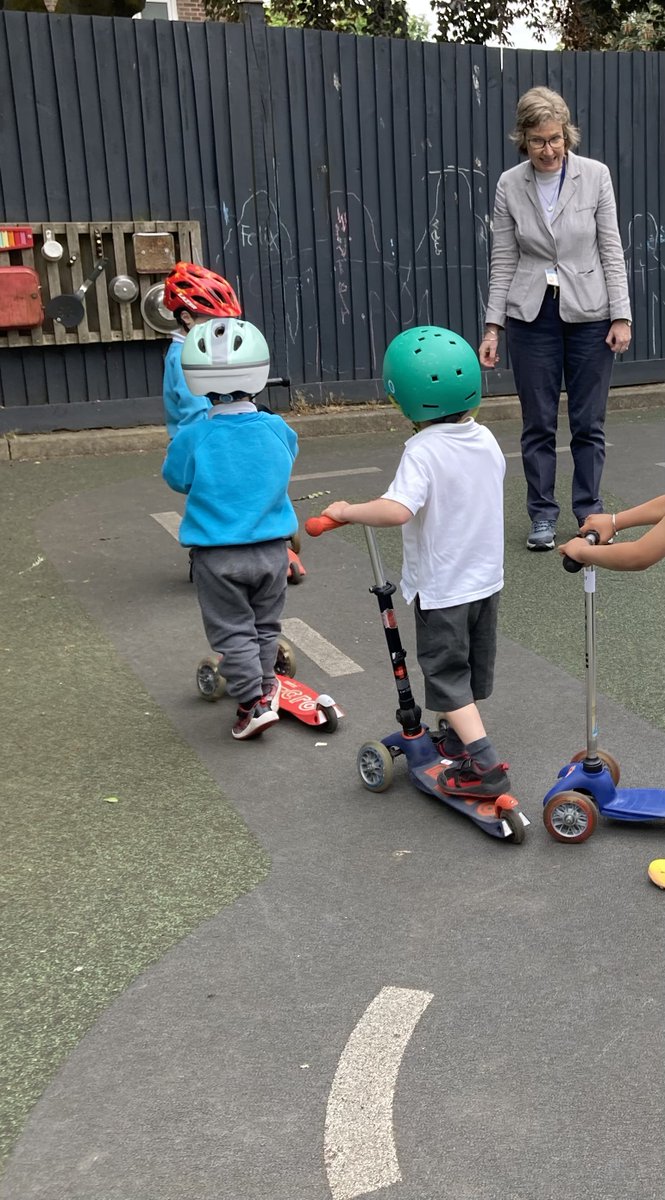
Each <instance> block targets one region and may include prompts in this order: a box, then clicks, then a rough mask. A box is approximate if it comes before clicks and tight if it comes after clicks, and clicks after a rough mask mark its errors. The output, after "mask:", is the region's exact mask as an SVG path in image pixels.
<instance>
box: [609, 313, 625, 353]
mask: <svg viewBox="0 0 665 1200" xmlns="http://www.w3.org/2000/svg"><path fill="white" fill-rule="evenodd" d="M630 337H631V328H630V325H629V324H628V322H627V321H612V324H611V325H610V331H609V333H608V335H607V337H606V338H605V341H606V342H607V344H608V346H609V347H610V349H611V350H613V351H614V353H615V354H623V352H624V350H627V349H628V347H629V346H630Z"/></svg>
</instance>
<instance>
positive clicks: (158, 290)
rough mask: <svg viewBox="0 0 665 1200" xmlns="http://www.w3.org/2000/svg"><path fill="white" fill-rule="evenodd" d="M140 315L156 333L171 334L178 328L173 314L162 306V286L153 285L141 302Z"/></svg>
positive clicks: (160, 284) (158, 284)
mask: <svg viewBox="0 0 665 1200" xmlns="http://www.w3.org/2000/svg"><path fill="white" fill-rule="evenodd" d="M141 315H142V317H143V320H144V321H145V323H146V325H149V326H150V328H151V329H154V330H155V332H156V333H173V331H174V330H175V329H177V328H178V322H177V321H176V319H175V317H174V315H173V313H172V312H171V311H170V309H168V308H165V306H164V284H163V283H153V285H152V287H150V288H148V290H147V292H146V294H145V296H144V297H143V299H142V301H141Z"/></svg>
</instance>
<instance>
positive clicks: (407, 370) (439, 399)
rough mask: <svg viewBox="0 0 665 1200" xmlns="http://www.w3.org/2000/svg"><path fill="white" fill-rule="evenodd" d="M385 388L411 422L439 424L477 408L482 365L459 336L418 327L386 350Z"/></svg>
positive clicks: (402, 335)
mask: <svg viewBox="0 0 665 1200" xmlns="http://www.w3.org/2000/svg"><path fill="white" fill-rule="evenodd" d="M383 386H384V387H385V389H386V392H387V393H388V395H389V396H390V398H391V399H392V400H394V401H395V403H396V404H397V405H398V406H399V407H400V408H401V410H402V412H403V413H404V416H405V417H408V418H409V420H410V421H416V422H418V421H435V420H436V419H437V417H446V416H451V415H452V414H453V413H460V412H466V410H467V409H468V408H477V407H478V405H479V404H480V400H481V395H480V363H479V362H478V358H477V355H476V352H475V350H474V349H473V348H472V347H471V346H470V345H469V343H468V342H465V340H464V338H463V337H460V335H459V334H458V333H453V331H452V330H451V329H441V328H440V327H439V326H438V325H419V326H416V328H415V329H405V330H404V332H403V333H399V334H398V335H397V337H396V338H393V340H392V342H391V343H390V345H389V346H388V349H387V350H386V353H385V356H384V359H383Z"/></svg>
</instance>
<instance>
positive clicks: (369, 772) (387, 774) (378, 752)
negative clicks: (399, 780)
mask: <svg viewBox="0 0 665 1200" xmlns="http://www.w3.org/2000/svg"><path fill="white" fill-rule="evenodd" d="M356 763H357V766H358V774H359V775H360V778H361V779H362V781H363V783H364V785H365V787H366V788H367V789H368V791H370V792H385V791H386V790H387V789H388V788H389V787H390V785H391V783H392V781H393V774H394V768H393V758H392V754H391V753H390V750H388V748H387V747H386V746H384V744H383V742H365V745H364V746H361V747H360V750H359V751H358V758H357V760H356Z"/></svg>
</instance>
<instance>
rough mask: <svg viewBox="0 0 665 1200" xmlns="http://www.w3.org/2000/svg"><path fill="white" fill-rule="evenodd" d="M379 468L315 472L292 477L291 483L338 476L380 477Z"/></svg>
mask: <svg viewBox="0 0 665 1200" xmlns="http://www.w3.org/2000/svg"><path fill="white" fill-rule="evenodd" d="M380 474H381V467H353V468H349V469H348V470H347V471H315V472H314V474H313V475H292V476H291V483H302V481H303V480H304V479H337V478H339V476H340V475H380Z"/></svg>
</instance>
